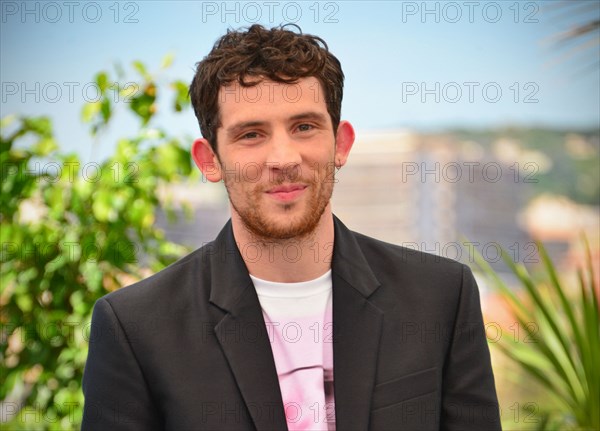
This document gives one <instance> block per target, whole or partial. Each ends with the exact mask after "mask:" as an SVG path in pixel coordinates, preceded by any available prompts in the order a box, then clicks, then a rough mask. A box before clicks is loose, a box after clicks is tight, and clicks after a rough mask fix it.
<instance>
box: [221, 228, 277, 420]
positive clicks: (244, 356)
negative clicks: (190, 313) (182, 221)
mask: <svg viewBox="0 0 600 431" xmlns="http://www.w3.org/2000/svg"><path fill="white" fill-rule="evenodd" d="M213 245H214V248H213V249H212V250H211V251H210V253H211V256H210V259H211V280H212V282H211V284H212V289H211V295H210V302H211V303H213V304H214V305H216V306H218V307H219V308H221V309H222V310H224V311H226V312H227V314H226V315H225V317H223V319H222V320H221V321H220V322H219V323H217V325H216V326H215V334H216V336H217V339H218V340H219V343H220V344H221V348H222V349H223V352H224V353H225V356H226V357H227V361H228V362H229V366H230V367H231V370H232V372H233V374H234V376H235V379H236V381H237V384H238V387H239V390H240V392H241V394H242V396H243V398H244V402H245V403H246V407H247V408H248V411H249V412H250V415H251V417H252V420H253V421H254V425H255V427H256V429H257V430H259V431H261V430H264V431H266V430H274V429H277V430H287V424H286V420H285V412H284V408H283V402H282V397H281V391H280V389H279V380H278V378H277V370H276V368H275V362H274V360H273V353H272V350H271V344H270V341H269V337H268V333H267V330H266V327H265V323H264V319H263V315H262V311H261V306H260V302H259V300H258V296H257V295H256V291H255V289H254V286H253V284H252V281H251V280H250V277H249V275H248V270H247V269H246V265H245V264H244V261H243V260H242V257H241V255H240V253H239V250H238V248H237V245H236V244H235V240H234V238H233V231H232V229H231V222H229V223H228V224H227V225H226V226H225V228H224V229H223V230H222V231H221V233H220V234H219V236H218V237H217V239H216V240H215V242H214V243H213Z"/></svg>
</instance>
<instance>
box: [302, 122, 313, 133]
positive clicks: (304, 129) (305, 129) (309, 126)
mask: <svg viewBox="0 0 600 431" xmlns="http://www.w3.org/2000/svg"><path fill="white" fill-rule="evenodd" d="M312 129H314V127H313V125H312V124H306V123H303V124H300V125H299V126H298V130H299V131H301V132H308V131H309V130H312Z"/></svg>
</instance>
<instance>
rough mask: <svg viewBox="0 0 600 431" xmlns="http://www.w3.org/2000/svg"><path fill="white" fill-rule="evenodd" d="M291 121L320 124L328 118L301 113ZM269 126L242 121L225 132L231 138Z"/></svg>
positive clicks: (290, 119)
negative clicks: (249, 129) (247, 130)
mask: <svg viewBox="0 0 600 431" xmlns="http://www.w3.org/2000/svg"><path fill="white" fill-rule="evenodd" d="M288 120H289V121H298V120H312V121H316V122H319V123H327V117H326V116H325V115H323V114H321V113H319V112H312V111H309V112H301V113H300V114H296V115H292V116H291V117H289V119H288ZM266 124H267V122H266V121H242V122H239V123H235V124H232V125H231V126H229V127H228V128H227V129H225V132H226V133H227V134H228V135H230V136H235V135H236V134H238V133H240V132H241V131H242V130H244V129H248V128H252V127H262V126H265V125H266Z"/></svg>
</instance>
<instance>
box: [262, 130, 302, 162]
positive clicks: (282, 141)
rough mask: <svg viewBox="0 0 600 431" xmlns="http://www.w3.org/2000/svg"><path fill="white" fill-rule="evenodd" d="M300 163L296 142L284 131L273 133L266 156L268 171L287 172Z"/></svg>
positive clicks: (300, 158)
mask: <svg viewBox="0 0 600 431" xmlns="http://www.w3.org/2000/svg"><path fill="white" fill-rule="evenodd" d="M301 162H302V157H301V155H300V148H299V145H298V143H297V142H294V139H293V138H292V137H291V136H290V135H289V133H287V132H286V131H283V130H282V131H280V132H278V133H274V134H273V136H272V139H271V145H270V148H269V152H268V155H267V160H266V164H267V166H268V168H269V169H271V170H276V171H288V170H290V169H296V168H297V167H298V166H299V165H300V163H301Z"/></svg>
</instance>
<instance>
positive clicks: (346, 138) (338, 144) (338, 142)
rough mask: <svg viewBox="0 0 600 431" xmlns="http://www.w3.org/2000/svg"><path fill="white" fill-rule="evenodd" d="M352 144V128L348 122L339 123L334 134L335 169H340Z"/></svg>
mask: <svg viewBox="0 0 600 431" xmlns="http://www.w3.org/2000/svg"><path fill="white" fill-rule="evenodd" d="M352 144H354V128H353V127H352V124H350V123H349V122H348V121H340V124H339V126H338V129H337V132H336V134H335V167H336V168H341V167H342V166H344V165H345V164H346V160H348V154H350V150H351V149H352Z"/></svg>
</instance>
